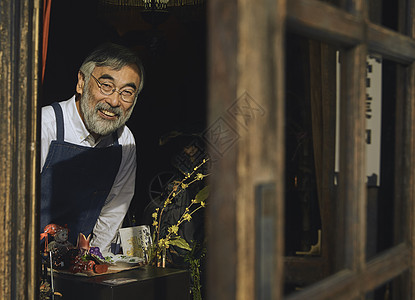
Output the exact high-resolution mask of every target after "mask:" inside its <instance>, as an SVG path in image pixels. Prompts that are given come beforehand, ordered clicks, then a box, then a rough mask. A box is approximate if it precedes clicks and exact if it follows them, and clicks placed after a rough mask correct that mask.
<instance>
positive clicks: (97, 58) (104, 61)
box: [79, 43, 144, 96]
mask: <svg viewBox="0 0 415 300" xmlns="http://www.w3.org/2000/svg"><path fill="white" fill-rule="evenodd" d="M128 65H135V66H137V68H138V72H139V74H138V75H139V76H140V85H139V86H138V89H137V96H138V94H139V93H140V92H141V90H142V89H143V85H144V68H143V64H142V63H141V60H140V58H139V57H138V56H137V54H136V53H134V52H133V51H132V50H130V49H128V48H126V47H124V46H121V45H117V44H112V43H105V44H102V45H100V46H98V48H96V49H95V50H94V51H93V52H92V53H91V54H90V55H89V56H88V57H87V58H86V59H85V60H84V62H83V63H82V65H81V67H80V68H79V71H80V72H81V73H82V74H83V75H84V76H85V82H86V83H88V81H89V79H90V76H91V74H92V71H93V70H94V69H95V67H110V68H111V69H114V70H120V69H121V68H123V67H125V66H128Z"/></svg>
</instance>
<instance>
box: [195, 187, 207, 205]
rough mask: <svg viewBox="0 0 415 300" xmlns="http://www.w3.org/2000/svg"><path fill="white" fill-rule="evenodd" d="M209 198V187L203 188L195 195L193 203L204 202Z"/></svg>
mask: <svg viewBox="0 0 415 300" xmlns="http://www.w3.org/2000/svg"><path fill="white" fill-rule="evenodd" d="M208 197H209V186H208V185H207V186H205V187H204V188H203V189H201V190H200V191H199V193H197V195H196V197H195V202H196V203H200V202H202V201H205V200H206V199H207V198H208Z"/></svg>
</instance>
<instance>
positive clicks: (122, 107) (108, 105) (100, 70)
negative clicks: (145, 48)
mask: <svg viewBox="0 0 415 300" xmlns="http://www.w3.org/2000/svg"><path fill="white" fill-rule="evenodd" d="M92 75H93V76H94V77H95V78H97V80H98V81H99V82H100V83H101V84H110V85H113V86H114V87H115V88H116V89H117V91H123V90H128V91H133V92H134V93H136V91H137V89H138V86H139V84H140V80H141V78H140V76H139V75H138V70H137V68H136V67H135V66H125V67H123V68H121V69H120V70H114V69H111V68H109V67H96V68H95V69H94V71H93V72H92ZM76 91H77V92H78V93H79V94H80V95H81V97H80V100H79V101H77V102H76V105H77V108H78V112H79V114H80V116H81V118H82V120H83V122H84V124H85V126H86V128H87V129H88V130H89V131H90V132H91V133H92V134H93V135H95V138H96V137H97V136H102V135H108V134H110V133H112V132H114V131H115V130H117V129H118V128H120V127H121V126H123V125H124V124H125V123H126V122H127V120H128V119H129V118H130V116H131V113H132V112H133V107H134V104H135V103H128V102H125V101H123V99H122V98H121V95H120V94H119V93H118V92H117V91H115V92H114V93H113V94H112V95H104V94H103V93H101V91H100V86H99V84H98V83H97V82H96V80H95V79H94V78H92V76H91V77H90V80H89V82H88V85H87V86H85V81H84V78H83V76H82V74H79V75H78V83H77V85H76Z"/></svg>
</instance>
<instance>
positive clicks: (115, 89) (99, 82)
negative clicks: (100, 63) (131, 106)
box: [91, 73, 137, 103]
mask: <svg viewBox="0 0 415 300" xmlns="http://www.w3.org/2000/svg"><path fill="white" fill-rule="evenodd" d="M91 77H92V78H94V79H95V81H96V83H97V85H98V87H99V91H100V92H101V94H103V95H105V96H111V95H112V94H114V92H117V93H118V94H119V95H120V97H121V100H122V101H124V102H125V103H134V101H135V99H136V98H137V95H136V94H137V91H134V93H133V95H132V96H133V100H132V101H131V102H130V101H128V100H125V99H124V98H123V94H122V93H123V92H124V91H125V90H123V91H121V90H120V89H119V88H117V87H115V85H114V88H113V89H112V91H111V92H110V93H109V94H106V93H104V91H103V90H102V85H103V83H101V81H99V80H98V79H97V78H96V77H95V76H94V75H92V73H91Z"/></svg>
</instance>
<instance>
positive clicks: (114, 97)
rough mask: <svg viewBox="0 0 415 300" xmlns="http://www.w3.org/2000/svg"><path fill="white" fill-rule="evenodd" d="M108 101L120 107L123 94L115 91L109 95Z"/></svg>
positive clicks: (113, 105)
mask: <svg viewBox="0 0 415 300" xmlns="http://www.w3.org/2000/svg"><path fill="white" fill-rule="evenodd" d="M107 103H108V104H109V105H111V106H112V107H118V106H120V104H121V94H120V92H119V91H114V93H112V94H111V95H109V96H108V97H107Z"/></svg>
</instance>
